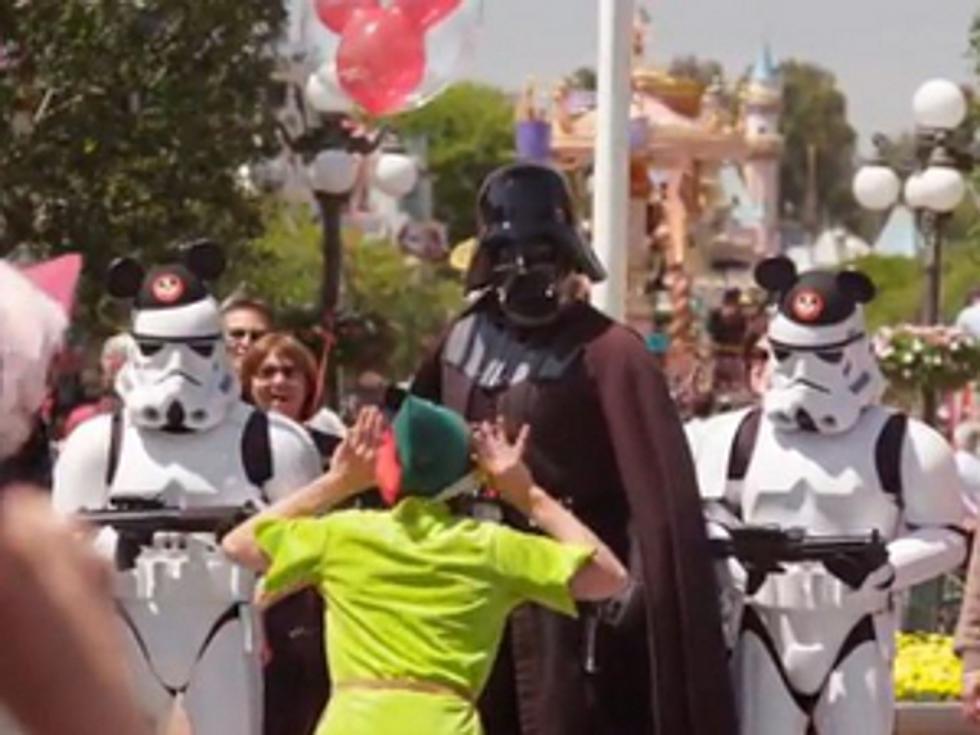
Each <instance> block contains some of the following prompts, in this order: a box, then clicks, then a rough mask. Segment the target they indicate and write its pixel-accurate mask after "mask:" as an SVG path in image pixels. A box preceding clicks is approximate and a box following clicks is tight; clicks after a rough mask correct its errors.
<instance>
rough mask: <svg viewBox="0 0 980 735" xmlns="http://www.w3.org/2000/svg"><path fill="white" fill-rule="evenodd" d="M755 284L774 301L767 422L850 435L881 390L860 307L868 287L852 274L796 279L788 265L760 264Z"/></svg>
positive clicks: (765, 404) (864, 279)
mask: <svg viewBox="0 0 980 735" xmlns="http://www.w3.org/2000/svg"><path fill="white" fill-rule="evenodd" d="M756 279H757V280H758V282H759V284H760V285H761V286H763V287H764V288H766V289H768V290H769V291H771V292H773V293H774V294H775V295H776V297H777V299H778V305H777V310H776V312H775V314H774V316H773V318H772V321H771V322H770V324H769V331H768V340H769V343H770V346H771V353H772V357H771V360H772V364H771V367H772V370H771V380H770V387H769V388H768V389H767V391H766V393H765V395H764V396H763V410H764V411H765V412H766V415H767V416H768V418H769V419H770V420H771V421H772V422H773V423H774V424H775V425H776V426H777V427H779V428H781V429H783V430H791V431H795V430H798V431H811V432H819V433H821V434H837V433H842V432H845V431H848V430H849V429H851V428H852V427H853V426H854V425H855V424H856V423H857V421H858V419H859V418H860V416H861V412H862V411H863V410H864V409H865V408H866V407H867V406H869V405H872V404H874V403H876V402H877V401H878V400H879V399H880V398H881V394H882V392H883V391H884V386H885V383H884V378H883V377H882V375H881V372H880V370H879V369H878V364H877V361H876V360H875V357H874V354H873V352H872V348H871V343H870V340H869V339H868V337H867V334H866V327H865V321H864V313H863V310H862V307H861V305H862V304H864V303H867V302H868V301H870V300H871V299H872V298H873V297H874V285H873V284H872V283H871V281H870V280H869V279H868V278H867V277H866V276H864V275H862V274H860V273H856V272H848V271H844V272H841V273H831V272H828V271H809V272H807V273H803V274H801V275H797V273H796V269H795V267H794V266H793V264H792V262H791V261H789V260H788V259H786V258H771V259H769V260H765V261H763V262H762V263H760V265H759V267H758V268H757V269H756Z"/></svg>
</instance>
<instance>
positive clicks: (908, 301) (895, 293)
mask: <svg viewBox="0 0 980 735" xmlns="http://www.w3.org/2000/svg"><path fill="white" fill-rule="evenodd" d="M851 265H853V266H854V267H856V268H857V269H858V270H860V271H862V272H864V273H866V274H867V275H868V276H870V277H871V280H872V281H874V283H875V286H876V287H877V295H876V296H875V298H874V300H873V301H872V302H871V303H870V304H868V306H867V316H868V324H869V327H870V328H871V329H872V330H874V329H877V328H879V327H882V326H885V325H889V324H900V323H902V322H918V321H920V317H921V314H922V301H923V298H924V293H925V275H924V273H923V271H922V264H921V263H920V262H919V261H918V260H916V259H914V258H901V257H894V256H882V255H870V256H867V257H864V258H860V259H858V260H856V261H854V262H853V263H852V264H851ZM977 286H980V253H977V252H976V245H975V244H974V243H973V242H971V241H969V240H959V241H953V242H951V243H950V244H949V247H948V248H947V250H946V253H945V257H944V258H943V274H942V319H943V321H944V322H946V323H952V322H953V321H954V320H955V319H956V315H957V314H958V313H959V311H960V309H962V308H963V306H964V304H965V302H966V297H967V295H968V294H969V293H970V292H971V291H972V290H973V289H975V288H977Z"/></svg>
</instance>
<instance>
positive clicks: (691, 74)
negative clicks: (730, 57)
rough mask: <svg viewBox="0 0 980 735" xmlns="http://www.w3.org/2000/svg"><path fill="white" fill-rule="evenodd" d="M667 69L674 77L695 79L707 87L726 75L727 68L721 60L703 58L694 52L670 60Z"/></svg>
mask: <svg viewBox="0 0 980 735" xmlns="http://www.w3.org/2000/svg"><path fill="white" fill-rule="evenodd" d="M667 71H668V73H669V74H670V75H671V76H673V77H681V78H682V79H693V80H694V81H695V82H700V83H701V84H703V85H704V86H705V87H707V86H708V85H709V84H711V83H712V82H713V81H715V80H716V79H724V77H725V70H724V68H723V67H722V65H721V63H720V62H718V61H715V60H714V59H702V58H700V57H699V56H695V55H694V54H690V55H688V56H678V57H677V58H675V59H674V60H673V61H671V62H670V66H669V67H668V68H667Z"/></svg>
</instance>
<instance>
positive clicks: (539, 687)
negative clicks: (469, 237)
mask: <svg viewBox="0 0 980 735" xmlns="http://www.w3.org/2000/svg"><path fill="white" fill-rule="evenodd" d="M480 216H481V233H480V249H479V250H478V253H477V256H476V257H475V259H474V263H473V266H472V268H471V271H470V273H469V274H468V285H469V286H470V287H471V288H481V287H488V288H487V292H486V293H485V294H484V295H483V297H482V298H480V299H479V300H478V301H477V302H476V303H475V304H473V305H472V306H471V307H470V308H469V309H468V310H467V311H466V312H465V313H464V314H463V315H462V316H461V317H460V318H459V319H458V320H457V321H456V322H455V323H454V324H453V325H452V327H451V328H450V330H449V332H448V335H447V337H446V338H445V339H444V341H443V342H442V344H441V345H440V347H439V348H438V350H437V352H436V354H435V355H433V356H432V357H431V359H429V360H428V361H427V362H425V363H424V364H423V365H422V367H421V369H420V370H419V372H418V374H417V375H416V380H415V383H414V385H413V391H414V392H416V393H418V394H420V395H423V396H426V397H429V398H432V399H435V400H439V401H442V402H443V403H444V404H446V405H448V406H450V407H451V408H453V409H456V410H457V411H460V412H461V413H463V414H464V415H465V416H466V417H467V418H468V419H471V420H480V419H489V418H492V417H494V416H495V415H497V414H502V415H503V416H504V417H505V419H506V421H507V423H508V426H509V428H511V429H516V428H517V427H518V426H519V425H520V424H522V423H527V424H529V425H530V427H531V446H530V450H529V456H528V458H527V459H528V463H529V465H530V467H531V469H532V471H533V473H534V476H535V479H536V481H537V482H539V483H540V484H541V485H542V487H545V488H547V489H548V490H549V491H551V492H553V493H554V494H555V495H556V496H557V497H558V498H560V499H561V500H562V501H563V502H565V503H567V504H568V505H570V506H571V507H572V508H573V509H574V511H575V513H576V514H577V515H578V516H579V517H580V518H581V519H582V520H583V521H584V522H585V523H587V524H588V525H589V526H590V527H591V528H592V529H593V530H594V531H595V532H596V533H597V534H598V535H599V536H600V537H601V538H602V539H603V540H604V541H605V542H606V543H607V544H608V545H609V546H610V548H612V549H613V550H614V551H615V552H616V553H617V554H618V555H619V556H620V558H622V559H629V561H630V564H629V566H630V571H631V575H632V576H633V577H634V579H635V583H636V586H635V587H634V588H633V589H632V592H633V594H632V595H631V596H630V595H627V596H625V597H624V599H623V600H620V601H618V602H619V604H610V605H604V606H601V607H595V606H592V607H590V606H583V607H582V611H581V612H582V614H581V616H580V619H579V620H569V619H563V618H560V617H559V616H557V615H554V614H552V613H549V612H547V611H545V610H543V609H540V608H537V607H527V608H524V609H521V610H519V611H517V612H516V613H515V615H514V617H513V619H512V625H511V627H510V632H509V640H508V641H506V642H505V645H504V646H503V647H502V650H501V655H500V657H499V659H498V662H497V666H496V668H495V671H494V674H493V675H492V677H491V681H490V683H489V685H488V687H487V689H486V692H485V694H484V697H483V700H482V702H481V716H482V717H483V720H484V723H485V725H486V730H487V734H488V735H559V734H560V735H614V734H615V735H631V734H633V733H636V734H638V735H648V734H650V733H656V734H657V735H727V734H729V733H734V732H735V730H736V728H735V718H734V714H733V711H734V710H733V705H732V696H731V691H730V685H729V679H728V672H727V667H726V659H725V651H724V645H723V641H722V635H721V626H720V620H719V613H718V608H717V597H716V596H715V595H716V592H715V584H714V576H713V571H712V567H711V564H710V561H709V558H708V550H707V542H706V539H705V533H704V527H703V520H702V516H701V508H700V501H699V497H698V492H697V488H696V487H695V482H694V475H693V470H692V466H691V460H690V457H689V454H688V450H687V445H686V442H685V439H684V434H683V432H682V429H681V426H680V422H679V420H678V418H677V415H676V412H675V409H674V406H673V403H672V402H671V399H670V396H669V394H668V392H667V389H666V386H665V382H664V379H663V376H662V375H661V373H660V372H659V370H658V369H657V367H656V366H655V364H654V361H653V358H652V357H651V356H650V355H649V353H648V352H647V351H646V349H645V347H644V345H643V343H642V341H641V340H640V338H639V337H638V336H637V335H635V334H634V333H633V332H631V331H630V330H628V329H627V328H625V327H623V326H621V325H619V324H616V323H615V322H613V321H611V320H610V319H608V318H607V317H606V316H604V315H603V314H601V313H600V312H598V311H596V310H595V309H593V308H592V307H591V306H589V305H588V304H585V303H582V302H571V303H568V302H567V301H564V300H563V299H562V296H561V282H562V280H563V279H565V277H566V276H567V275H568V274H569V273H571V272H575V271H578V272H580V273H584V274H585V275H587V276H589V277H590V278H591V279H592V280H600V279H601V278H602V277H603V276H604V273H603V271H602V267H601V265H599V264H598V262H597V261H596V260H595V258H594V256H593V255H592V252H591V250H590V249H589V248H588V246H587V245H585V244H584V243H583V242H582V241H581V240H580V239H579V237H578V234H577V232H576V229H575V225H574V218H573V215H572V211H571V205H570V201H569V197H568V194H567V190H566V187H565V185H564V181H563V180H562V179H561V176H560V175H559V174H557V173H556V172H554V171H553V170H551V169H549V168H545V167H541V166H537V165H531V164H516V165H514V166H510V167H506V168H505V169H502V170H501V171H498V172H496V173H495V174H493V175H491V177H490V179H489V180H488V183H487V184H486V185H485V186H484V189H483V192H482V193H481V200H480ZM542 245H544V246H546V247H542ZM549 252H550V256H549V255H548V253H549ZM511 520H514V522H517V521H516V519H511ZM644 640H645V641H646V645H643V644H642V643H641V641H644Z"/></svg>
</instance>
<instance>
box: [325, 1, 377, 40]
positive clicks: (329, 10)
mask: <svg viewBox="0 0 980 735" xmlns="http://www.w3.org/2000/svg"><path fill="white" fill-rule="evenodd" d="M313 5H314V7H315V9H316V16H317V18H319V19H320V22H321V23H323V25H325V26H326V27H327V28H329V29H330V30H331V31H333V32H334V33H343V32H344V28H345V27H346V26H347V24H348V23H349V22H350V20H351V18H352V17H353V16H354V13H355V12H357V11H358V10H371V9H374V8H377V7H378V0H313Z"/></svg>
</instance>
